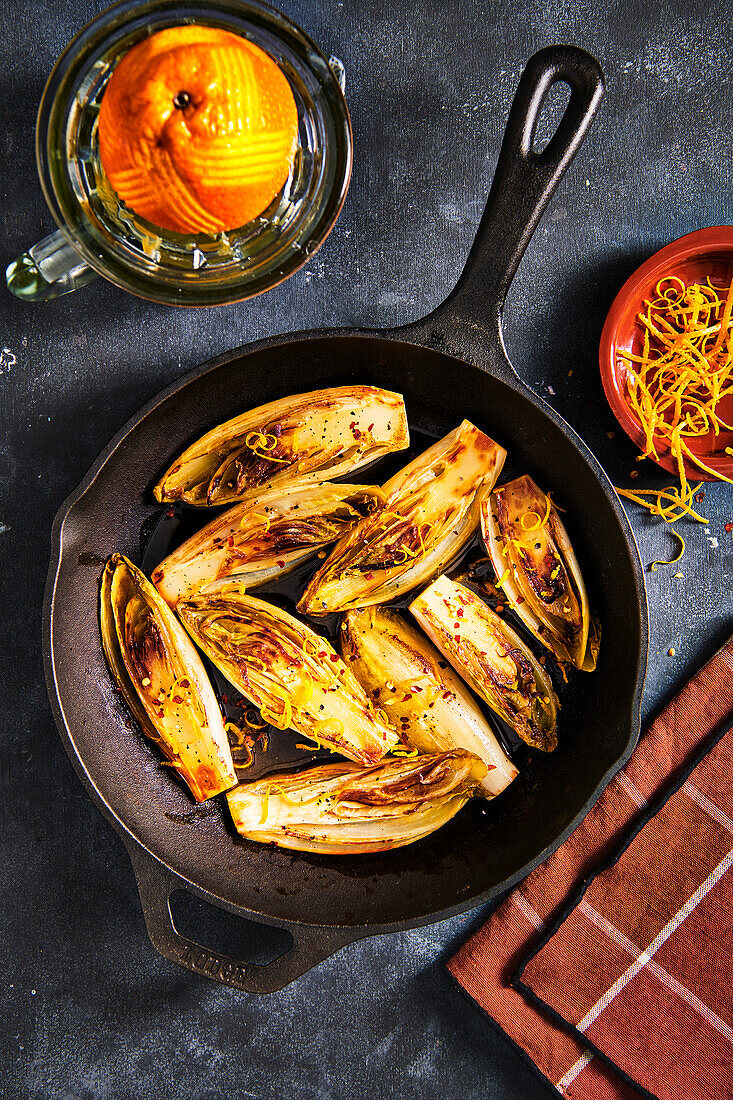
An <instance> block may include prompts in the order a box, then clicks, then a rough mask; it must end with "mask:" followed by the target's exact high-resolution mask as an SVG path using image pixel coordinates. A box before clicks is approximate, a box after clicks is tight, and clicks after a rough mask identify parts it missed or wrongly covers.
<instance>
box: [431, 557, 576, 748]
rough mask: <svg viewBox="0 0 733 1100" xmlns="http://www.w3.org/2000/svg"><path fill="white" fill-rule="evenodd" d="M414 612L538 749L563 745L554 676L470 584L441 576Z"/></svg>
mask: <svg viewBox="0 0 733 1100" xmlns="http://www.w3.org/2000/svg"><path fill="white" fill-rule="evenodd" d="M410 611H411V612H412V614H413V615H414V616H415V618H416V619H417V621H418V622H419V623H420V625H421V626H422V628H423V630H424V631H425V633H426V634H427V635H428V636H429V637H430V638H431V639H432V640H433V641H434V642H435V644H436V646H437V647H438V649H439V650H440V651H441V653H442V654H443V655H444V656H445V657H446V658H447V660H449V661H450V663H451V664H452V665H453V667H454V668H455V669H456V671H457V672H458V673H460V675H461V676H462V677H463V679H464V680H465V681H466V683H468V684H469V685H470V687H472V688H473V690H474V691H475V692H476V694H477V695H479V696H480V698H482V699H483V700H484V701H485V702H486V703H487V704H488V705H489V706H490V707H491V709H492V710H494V711H496V713H497V714H498V715H499V716H500V717H501V718H503V719H504V721H505V722H506V723H507V724H508V725H510V726H511V727H512V729H513V730H514V731H515V733H517V734H518V735H519V737H521V738H522V740H523V741H526V742H527V744H528V745H532V746H533V747H534V748H537V749H542V750H543V751H545V752H549V751H550V750H552V749H554V748H555V746H556V745H557V711H558V708H559V705H560V704H559V702H558V699H557V695H556V694H555V690H554V688H553V686H552V681H551V679H550V677H549V675H548V673H547V671H546V670H545V669H544V668H543V667H542V665H541V664H540V663H539V661H538V660H537V658H536V657H535V656H534V654H533V653H532V651H531V649H530V648H529V646H527V645H525V643H524V642H523V641H522V639H521V638H520V637H519V635H518V634H517V632H516V631H515V630H513V629H512V627H511V626H509V624H508V623H506V622H504V620H503V619H502V618H500V617H499V615H497V614H496V612H495V611H492V610H491V608H490V607H489V606H488V605H487V604H486V603H484V601H483V600H482V599H481V598H480V597H479V596H477V595H476V593H475V592H472V591H471V589H470V588H466V587H465V585H462V584H459V583H458V582H457V581H452V580H450V579H449V578H448V577H445V576H442V577H438V579H437V580H436V581H434V582H433V583H432V584H431V585H430V586H429V587H428V588H426V589H425V591H424V592H421V593H420V595H419V596H418V597H417V598H416V599H415V600H413V602H412V603H411V604H410Z"/></svg>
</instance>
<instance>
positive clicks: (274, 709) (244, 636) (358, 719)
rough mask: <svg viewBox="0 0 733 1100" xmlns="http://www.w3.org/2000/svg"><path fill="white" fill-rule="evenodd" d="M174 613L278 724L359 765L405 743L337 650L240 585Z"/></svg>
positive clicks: (219, 588)
mask: <svg viewBox="0 0 733 1100" xmlns="http://www.w3.org/2000/svg"><path fill="white" fill-rule="evenodd" d="M176 610H177V612H178V614H179V615H180V617H181V621H182V622H183V624H184V626H185V627H186V629H187V630H188V632H189V633H190V635H191V637H192V638H193V639H194V641H195V642H196V643H197V645H199V646H200V647H201V649H202V650H203V651H204V653H205V654H206V656H207V657H208V658H209V659H210V660H212V661H213V662H214V664H215V665H216V666H217V668H218V669H220V671H221V672H222V673H223V674H224V676H226V678H227V679H228V680H229V681H230V682H231V683H232V684H234V686H235V687H236V688H237V689H238V690H239V691H241V692H242V694H243V695H246V697H247V698H248V699H249V700H250V701H251V702H253V703H254V704H255V705H256V706H257V707H259V708H260V711H261V714H262V717H263V718H264V719H265V720H266V721H268V722H271V723H272V724H273V725H274V726H278V727H279V728H280V729H288V728H291V729H294V730H297V731H298V733H301V734H304V735H305V736H306V737H310V738H311V739H312V740H313V741H317V742H319V743H320V744H324V745H327V746H328V747H329V748H332V749H335V750H337V751H338V752H341V753H343V754H344V756H348V757H349V759H351V760H356V761H358V762H359V763H361V764H374V763H376V762H377V760H381V758H382V757H383V756H384V754H385V753H386V752H388V751H389V749H390V748H392V746H393V745H394V744H396V742H397V741H398V740H399V738H398V736H397V733H396V732H395V731H394V730H393V729H392V728H391V727H390V726H389V725H388V724H387V723H386V722H385V721H384V720H383V718H382V717H381V716H380V715H379V714H378V713H377V711H376V709H375V708H374V707H373V706H372V704H371V703H370V702H369V700H368V699H367V697H366V694H365V692H364V689H363V688H362V686H361V684H360V683H359V681H358V680H357V679H356V677H355V676H354V674H353V673H352V672H351V671H350V670H349V669H348V668H347V667H346V665H345V664H344V663H343V661H342V660H341V658H340V657H339V655H338V654H337V653H336V651H335V650H334V649H333V647H332V646H331V645H330V644H329V643H328V642H327V641H326V640H325V639H324V638H321V636H320V635H319V634H316V633H315V631H313V630H311V629H310V627H308V626H306V625H305V624H304V623H302V622H300V621H299V620H298V619H295V618H293V616H292V615H288V613H287V612H286V611H282V610H281V609H280V608H279V607H275V606H274V605H273V604H270V603H266V602H265V601H264V600H258V599H255V597H254V596H250V595H249V594H248V593H247V592H246V591H245V588H244V585H243V584H242V583H241V582H237V581H220V582H218V583H217V584H216V585H211V586H210V587H209V589H208V590H207V591H206V592H199V593H197V594H196V595H194V596H192V597H191V598H190V599H189V600H182V601H181V602H180V603H179V604H178V605H177V608H176Z"/></svg>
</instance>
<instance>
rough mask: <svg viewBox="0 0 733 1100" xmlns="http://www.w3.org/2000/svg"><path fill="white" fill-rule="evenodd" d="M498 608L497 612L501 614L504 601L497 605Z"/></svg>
mask: <svg viewBox="0 0 733 1100" xmlns="http://www.w3.org/2000/svg"><path fill="white" fill-rule="evenodd" d="M496 610H497V613H498V614H499V615H501V613H502V611H503V610H504V604H503V603H498V604H497V605H496Z"/></svg>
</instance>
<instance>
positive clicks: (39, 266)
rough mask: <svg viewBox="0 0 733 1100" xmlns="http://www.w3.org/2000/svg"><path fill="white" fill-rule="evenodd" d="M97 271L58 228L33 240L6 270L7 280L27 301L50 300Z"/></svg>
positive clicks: (76, 288) (87, 278) (17, 293)
mask: <svg viewBox="0 0 733 1100" xmlns="http://www.w3.org/2000/svg"><path fill="white" fill-rule="evenodd" d="M96 278H97V273H96V271H94V270H93V269H92V268H91V267H89V266H88V264H86V263H85V262H84V260H82V258H81V256H80V255H79V253H78V252H77V251H76V249H75V248H73V247H72V245H71V244H70V243H69V241H68V240H67V238H66V236H65V235H64V234H63V233H62V232H61V230H60V229H57V230H56V232H55V233H51V234H50V235H49V236H48V237H44V238H43V240H42V241H39V242H38V244H34V245H33V247H32V248H29V249H28V251H27V252H24V253H23V255H22V256H18V258H17V260H13V262H12V263H11V264H9V265H8V267H7V269H6V271H5V282H6V283H7V286H8V290H11V291H12V292H13V294H14V295H15V296H16V298H21V299H22V300H23V301H24V302H50V301H51V299H52V298H59V297H60V296H61V295H62V294H69V293H70V292H71V291H72V290H79V288H80V287H83V286H86V285H87V283H91V281H92V279H96Z"/></svg>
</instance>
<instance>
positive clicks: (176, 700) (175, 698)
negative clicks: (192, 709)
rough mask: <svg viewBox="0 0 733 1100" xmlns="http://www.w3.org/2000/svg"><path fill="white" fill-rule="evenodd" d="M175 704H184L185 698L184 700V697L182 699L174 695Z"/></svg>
mask: <svg viewBox="0 0 733 1100" xmlns="http://www.w3.org/2000/svg"><path fill="white" fill-rule="evenodd" d="M173 702H174V703H182V702H183V698H182V697H181V696H180V695H174V696H173Z"/></svg>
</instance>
